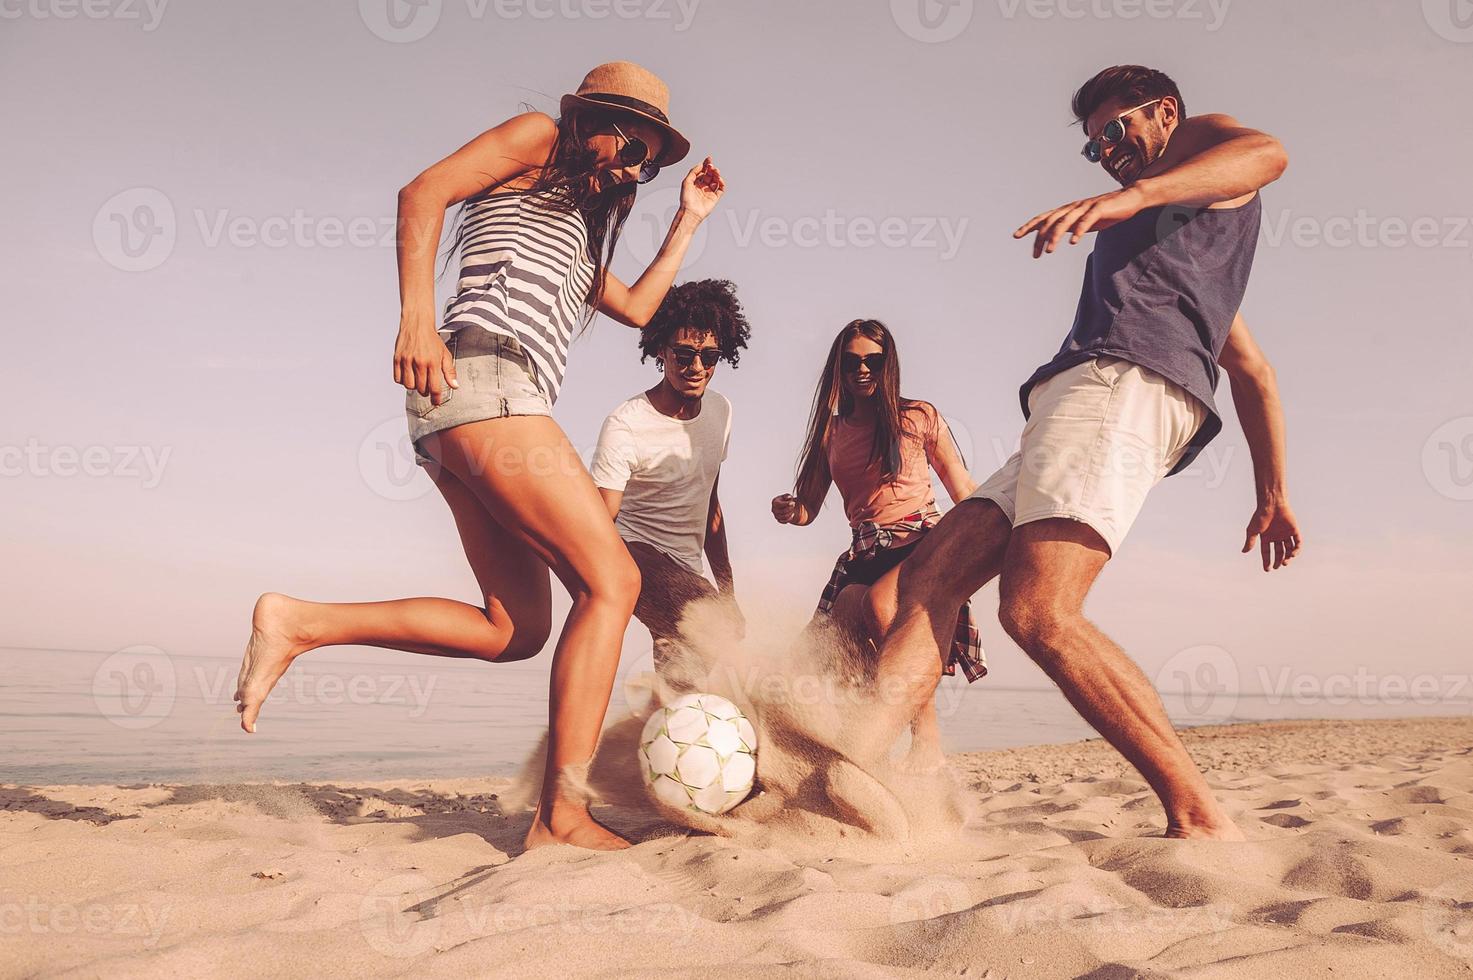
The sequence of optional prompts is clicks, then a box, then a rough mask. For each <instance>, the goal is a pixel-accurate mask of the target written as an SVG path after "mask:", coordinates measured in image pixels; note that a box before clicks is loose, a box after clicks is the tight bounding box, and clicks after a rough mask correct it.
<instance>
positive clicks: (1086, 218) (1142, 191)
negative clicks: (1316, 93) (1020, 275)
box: [1013, 113, 1289, 259]
mask: <svg viewBox="0 0 1473 980" xmlns="http://www.w3.org/2000/svg"><path fill="white" fill-rule="evenodd" d="M1288 166H1289V155H1288V153H1286V152H1285V151H1284V147H1283V144H1281V143H1280V142H1279V141H1278V140H1276V139H1274V138H1273V137H1272V136H1270V135H1268V134H1267V133H1261V132H1259V131H1258V130H1256V129H1249V128H1247V127H1246V126H1242V125H1239V123H1238V121H1237V120H1236V119H1234V118H1233V117H1232V116H1225V115H1222V114H1216V113H1215V114H1211V115H1205V116H1192V117H1191V118H1189V119H1184V120H1182V122H1181V124H1180V125H1178V126H1177V127H1176V129H1175V130H1174V131H1173V132H1172V134H1171V141H1170V142H1169V143H1167V144H1166V150H1165V152H1163V153H1162V154H1161V157H1160V159H1158V160H1156V161H1155V162H1153V163H1152V164H1151V165H1150V166H1149V167H1147V168H1146V169H1145V171H1144V172H1143V173H1142V175H1141V177H1140V178H1139V179H1138V180H1135V181H1134V182H1132V183H1131V184H1129V185H1128V186H1126V187H1122V188H1120V189H1119V190H1118V191H1110V192H1109V193H1108V194H1099V195H1097V196H1095V197H1087V198H1084V199H1082V200H1079V201H1071V202H1070V203H1068V204H1064V205H1061V206H1059V207H1057V208H1052V209H1050V210H1048V211H1045V212H1043V213H1042V214H1037V215H1034V216H1033V218H1032V219H1030V220H1029V221H1027V222H1025V223H1024V224H1023V225H1022V226H1021V227H1019V228H1018V230H1017V231H1015V232H1013V237H1014V238H1023V237H1025V236H1027V235H1028V234H1029V233H1033V235H1034V238H1033V257H1034V258H1035V259H1036V258H1038V257H1039V256H1041V255H1044V254H1045V253H1048V252H1052V251H1053V250H1054V249H1055V248H1057V247H1058V245H1059V242H1060V241H1062V240H1063V239H1064V237H1065V236H1068V239H1069V244H1070V245H1077V244H1079V242H1080V241H1081V240H1082V239H1083V238H1084V236H1085V235H1087V234H1089V233H1090V232H1092V231H1103V230H1104V229H1106V228H1108V227H1110V226H1111V225H1115V224H1119V223H1120V222H1122V221H1125V220H1126V219H1128V218H1133V217H1135V216H1136V215H1137V214H1139V213H1140V212H1141V211H1144V210H1145V209H1146V208H1150V207H1158V206H1160V205H1164V204H1180V205H1183V206H1186V207H1209V206H1211V205H1213V204H1233V203H1238V202H1239V199H1241V198H1246V197H1247V196H1248V195H1250V194H1253V193H1255V192H1256V191H1258V189H1259V188H1261V187H1264V186H1266V185H1268V184H1271V183H1273V182H1274V181H1276V180H1278V179H1279V177H1280V175H1282V174H1283V172H1284V170H1285V169H1286V168H1287V167H1288Z"/></svg>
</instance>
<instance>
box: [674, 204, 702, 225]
mask: <svg viewBox="0 0 1473 980" xmlns="http://www.w3.org/2000/svg"><path fill="white" fill-rule="evenodd" d="M703 220H705V216H704V215H699V214H696V213H695V212H694V211H692V210H691V209H690V208H688V207H686V206H685V205H684V204H682V205H681V206H680V207H679V208H678V209H677V210H676V212H675V218H674V220H673V221H671V222H670V227H672V228H674V229H675V230H676V231H695V230H696V228H698V227H700V224H701V222H702V221H703Z"/></svg>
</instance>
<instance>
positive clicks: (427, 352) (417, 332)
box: [394, 320, 460, 405]
mask: <svg viewBox="0 0 1473 980" xmlns="http://www.w3.org/2000/svg"><path fill="white" fill-rule="evenodd" d="M394 383H395V384H401V385H403V386H404V387H405V388H409V389H412V390H414V391H417V392H419V393H420V394H421V395H424V396H426V397H427V398H429V399H430V401H431V402H432V403H433V404H435V405H439V404H440V403H441V402H443V401H444V400H445V392H446V390H447V389H450V388H459V387H460V382H459V381H457V380H456V379H455V358H453V357H451V356H450V348H448V347H446V346H445V341H443V340H441V339H440V335H439V333H437V332H436V331H435V329H434V327H433V326H430V327H425V326H422V325H421V326H415V325H414V324H413V323H411V322H408V321H405V320H400V321H399V336H398V337H397V338H395V340H394Z"/></svg>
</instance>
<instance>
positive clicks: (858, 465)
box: [828, 402, 944, 527]
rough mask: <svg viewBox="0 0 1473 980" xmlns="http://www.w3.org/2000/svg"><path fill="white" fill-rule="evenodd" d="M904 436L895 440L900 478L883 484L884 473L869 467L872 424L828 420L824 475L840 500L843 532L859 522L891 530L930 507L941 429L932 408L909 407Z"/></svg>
mask: <svg viewBox="0 0 1473 980" xmlns="http://www.w3.org/2000/svg"><path fill="white" fill-rule="evenodd" d="M901 414H902V417H903V418H904V422H905V435H904V436H903V437H902V438H901V440H900V460H901V463H900V472H899V473H898V474H896V479H895V480H894V482H891V483H887V482H885V475H884V468H883V467H882V466H881V464H880V463H878V462H873V463H872V462H870V454H871V453H872V452H873V451H874V438H875V427H874V423H872V422H870V423H856V422H854V421H852V420H850V419H847V418H842V417H841V418H836V419H834V422H833V425H831V426H830V427H829V438H828V456H829V474H830V475H831V476H832V477H833V479H834V486H836V487H838V488H839V495H840V496H842V497H843V498H844V516H845V517H847V518H849V526H850V527H857V526H858V525H859V524H860V523H861V522H863V521H873V522H874V523H876V524H893V523H895V522H896V521H899V520H902V519H903V518H905V517H906V516H908V515H910V514H913V513H915V512H916V511H919V510H924V509H926V508H927V507H928V506H929V507H935V506H936V495H935V493H934V492H933V491H932V489H931V467H932V466H933V465H934V464H935V460H936V442H937V439H938V438H939V436H940V433H941V432H942V431H943V429H944V424H943V423H942V421H941V416H940V415H939V414H938V413H937V411H936V407H935V406H934V405H931V404H929V403H927V402H916V403H913V404H912V405H911V406H910V407H908V408H907V409H906V410H905V411H903V412H902V413H901Z"/></svg>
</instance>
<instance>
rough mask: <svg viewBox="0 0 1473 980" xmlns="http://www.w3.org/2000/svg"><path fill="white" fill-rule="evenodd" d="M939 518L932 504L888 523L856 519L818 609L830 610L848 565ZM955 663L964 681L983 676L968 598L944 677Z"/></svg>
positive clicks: (909, 539) (914, 536) (906, 541)
mask: <svg viewBox="0 0 1473 980" xmlns="http://www.w3.org/2000/svg"><path fill="white" fill-rule="evenodd" d="M940 520H941V512H940V511H938V510H936V509H935V508H934V507H932V508H928V509H926V510H919V511H916V512H915V513H914V514H907V515H906V516H905V517H903V518H901V519H900V520H898V521H894V522H892V523H889V524H878V523H875V522H874V521H862V522H860V523H859V524H858V525H857V526H855V528H854V541H853V543H852V544H851V545H850V546H849V550H848V551H846V552H844V553H843V554H842V555H840V556H839V560H838V561H836V562H835V563H834V571H833V574H832V575H830V576H829V582H828V585H826V586H824V590H823V596H822V598H820V599H819V600H818V611H819V612H820V613H823V614H825V615H827V614H828V613H829V612H830V611H832V610H833V608H834V602H835V600H837V599H838V598H839V593H840V592H843V591H844V587H845V586H846V585H849V584H850V581H849V579H850V573H849V566H850V565H851V564H853V563H856V562H862V561H868V560H870V559H872V558H876V557H878V556H879V555H880V554H881V553H882V552H884V551H888V550H890V549H892V548H903V547H905V546H907V545H910V544H913V543H914V542H915V541H916V540H918V539H919V538H920V537H921V536H922V535H924V534H926V533H927V532H928V531H930V530H931V528H933V527H935V526H936V523H937V522H938V521H940ZM958 665H960V667H961V669H962V673H964V674H966V675H967V682H968V683H971V682H972V681H975V680H980V679H981V678H983V677H985V676H987V655H986V654H985V653H984V652H983V650H982V635H981V634H980V633H979V632H978V631H977V623H976V621H975V620H974V619H973V618H972V601H971V600H970V599H968V600H967V601H966V602H964V603H962V607H961V609H959V610H957V614H956V630H955V632H954V633H953V634H952V639H951V650H950V651H949V652H948V654H947V657H946V664H945V666H944V667H943V668H942V670H943V672H944V673H946V674H947V675H948V676H950V675H955V674H956V668H957V666H958Z"/></svg>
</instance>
